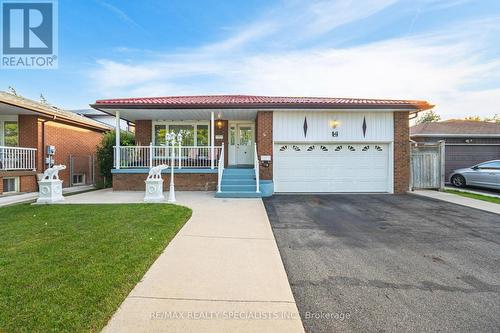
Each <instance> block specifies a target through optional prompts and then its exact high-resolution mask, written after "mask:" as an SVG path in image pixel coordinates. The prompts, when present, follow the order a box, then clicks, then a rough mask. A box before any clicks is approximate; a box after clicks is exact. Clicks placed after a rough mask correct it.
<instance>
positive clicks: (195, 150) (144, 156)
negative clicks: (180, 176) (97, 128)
mask: <svg viewBox="0 0 500 333" xmlns="http://www.w3.org/2000/svg"><path fill="white" fill-rule="evenodd" d="M172 149H175V155H174V156H175V157H176V158H175V159H176V163H177V165H176V167H177V168H179V169H180V168H210V167H211V163H212V160H213V161H214V162H213V163H214V164H215V167H217V165H218V161H219V158H220V154H221V147H220V146H214V147H213V152H214V153H213V154H214V156H213V159H212V147H211V146H178V145H176V146H174V147H172V146H153V145H149V146H120V168H151V167H153V166H157V165H160V164H167V165H170V156H171V153H172ZM114 151H115V154H114V156H115V160H114V164H113V165H114V167H115V168H116V155H117V154H116V147H114Z"/></svg>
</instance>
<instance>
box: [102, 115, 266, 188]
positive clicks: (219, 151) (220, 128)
mask: <svg viewBox="0 0 500 333" xmlns="http://www.w3.org/2000/svg"><path fill="white" fill-rule="evenodd" d="M109 111H112V113H114V115H115V117H116V126H117V128H118V129H119V126H120V122H119V120H120V118H123V119H126V120H128V121H132V122H134V123H135V126H136V143H137V145H136V146H120V142H119V140H118V138H117V141H116V144H115V147H114V169H113V170H112V175H113V189H114V190H141V191H142V190H144V189H145V183H144V181H145V179H146V177H147V174H148V172H149V170H150V169H151V168H152V167H155V166H158V165H160V164H165V165H168V166H173V167H174V174H175V179H174V181H175V185H176V189H179V190H185V191H192V190H196V191H217V194H216V196H218V197H260V196H262V191H261V181H260V162H259V159H258V154H257V151H258V150H257V143H256V138H257V135H256V133H255V132H256V131H255V128H256V123H255V119H256V114H257V111H256V110H241V111H240V112H238V113H234V112H227V114H226V113H225V112H226V110H207V109H202V110H185V109H183V110H172V109H169V110H161V109H156V110H154V111H153V110H138V109H120V110H114V109H113V110H108V112H109ZM223 112H224V114H223ZM170 133H173V134H176V135H177V134H179V133H182V134H183V135H182V140H181V142H176V143H175V144H174V145H172V144H171V143H170V142H169V141H168V140H167V135H168V134H170ZM232 168H238V170H240V171H237V172H235V171H233V169H232ZM170 172H171V170H170V168H169V169H167V170H164V171H163V174H162V176H163V179H164V184H168V183H169V182H170ZM262 183H266V184H268V183H271V181H270V180H269V181H267V182H262ZM267 187H269V186H267ZM267 192H269V191H267ZM271 193H272V190H271Z"/></svg>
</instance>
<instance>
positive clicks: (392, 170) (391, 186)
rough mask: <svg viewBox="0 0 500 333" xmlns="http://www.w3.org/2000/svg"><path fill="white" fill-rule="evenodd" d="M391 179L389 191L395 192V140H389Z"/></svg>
mask: <svg viewBox="0 0 500 333" xmlns="http://www.w3.org/2000/svg"><path fill="white" fill-rule="evenodd" d="M388 155H389V168H388V169H389V170H388V171H387V172H389V181H388V183H389V184H388V185H387V187H388V191H387V192H388V193H390V194H394V141H391V142H389V154H388Z"/></svg>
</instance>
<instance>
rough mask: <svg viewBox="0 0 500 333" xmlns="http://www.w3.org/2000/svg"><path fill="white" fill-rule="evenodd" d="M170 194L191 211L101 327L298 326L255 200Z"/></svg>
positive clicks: (109, 196) (104, 198) (89, 197)
mask: <svg viewBox="0 0 500 333" xmlns="http://www.w3.org/2000/svg"><path fill="white" fill-rule="evenodd" d="M143 196H144V193H143V192H112V191H109V190H103V191H94V192H92V193H84V194H80V195H75V196H72V197H68V198H67V200H66V203H73V204H75V203H97V202H99V203H114V202H120V203H125V202H126V203H133V202H136V203H137V202H141V201H142V198H143ZM177 200H178V203H179V204H182V205H185V206H188V207H191V208H192V209H193V216H192V218H191V219H190V220H189V221H188V222H187V223H186V224H185V226H184V227H183V228H182V229H181V231H180V232H179V234H178V235H177V236H176V237H175V238H174V239H173V240H172V242H171V243H170V244H169V245H168V247H167V248H166V249H165V251H164V252H163V253H162V254H161V255H160V257H159V258H158V259H157V260H156V262H155V263H154V264H153V265H152V266H151V268H150V269H149V271H148V272H147V273H146V274H145V276H144V277H143V279H142V281H141V282H140V283H139V284H137V286H136V287H135V288H134V289H133V290H132V292H131V293H130V295H129V296H128V297H127V298H126V299H125V301H124V302H123V303H122V305H121V306H120V308H119V310H118V311H117V312H116V313H115V315H114V316H113V318H112V319H111V320H110V322H109V323H108V325H107V326H106V327H105V329H104V332H108V333H109V332H303V327H302V322H301V320H300V317H299V315H298V310H297V306H296V305H295V300H294V298H293V295H292V292H291V289H290V285H289V283H288V279H287V276H286V273H285V270H284V267H283V263H282V261H281V257H280V254H279V252H278V247H277V245H276V242H275V240H274V236H273V233H272V230H271V226H270V223H269V220H268V218H267V214H266V212H265V209H264V205H263V203H262V200H260V199H216V198H214V195H213V193H210V192H178V193H177ZM289 318H292V319H289Z"/></svg>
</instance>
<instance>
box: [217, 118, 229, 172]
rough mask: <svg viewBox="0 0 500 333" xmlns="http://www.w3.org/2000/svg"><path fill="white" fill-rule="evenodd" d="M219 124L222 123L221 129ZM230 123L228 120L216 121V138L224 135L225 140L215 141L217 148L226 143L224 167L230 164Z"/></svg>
mask: <svg viewBox="0 0 500 333" xmlns="http://www.w3.org/2000/svg"><path fill="white" fill-rule="evenodd" d="M218 122H221V123H222V126H221V127H220V128H219V126H217V123H218ZM228 130H229V129H228V121H227V120H216V121H215V136H217V135H222V136H223V139H222V140H220V139H217V138H216V139H215V145H216V146H221V145H222V143H224V165H226V166H227V164H228V145H227V143H228V135H229V133H228Z"/></svg>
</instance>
